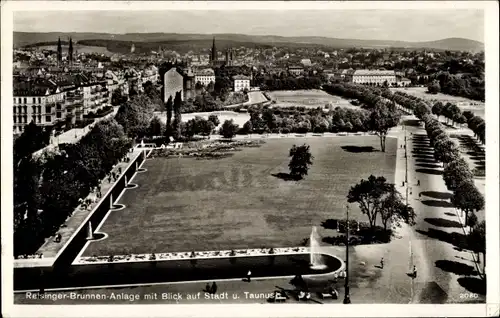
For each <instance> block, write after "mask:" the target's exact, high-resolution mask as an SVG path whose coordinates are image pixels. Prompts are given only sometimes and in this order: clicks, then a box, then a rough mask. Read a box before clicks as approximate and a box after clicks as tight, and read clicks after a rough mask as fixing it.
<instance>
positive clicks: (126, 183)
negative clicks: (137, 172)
mask: <svg viewBox="0 0 500 318" xmlns="http://www.w3.org/2000/svg"><path fill="white" fill-rule="evenodd" d="M124 178H125V186H127V185H128V182H127V176H124Z"/></svg>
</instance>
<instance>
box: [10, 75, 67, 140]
mask: <svg viewBox="0 0 500 318" xmlns="http://www.w3.org/2000/svg"><path fill="white" fill-rule="evenodd" d="M13 84H14V92H13V95H14V100H13V108H12V114H13V123H14V125H13V133H14V135H16V134H21V133H22V132H23V131H24V127H25V126H26V125H28V124H29V123H30V122H32V121H33V122H34V123H35V124H37V125H39V126H45V127H47V126H48V127H50V126H53V125H54V124H56V123H57V122H58V121H63V120H65V117H66V114H65V108H64V99H65V96H64V92H63V91H62V90H61V89H60V88H59V87H58V85H57V83H55V82H54V81H50V80H46V79H35V80H31V79H29V78H28V79H27V80H26V81H25V80H14V83H13Z"/></svg>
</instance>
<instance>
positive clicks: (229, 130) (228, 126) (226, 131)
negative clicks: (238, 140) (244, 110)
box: [220, 119, 238, 139]
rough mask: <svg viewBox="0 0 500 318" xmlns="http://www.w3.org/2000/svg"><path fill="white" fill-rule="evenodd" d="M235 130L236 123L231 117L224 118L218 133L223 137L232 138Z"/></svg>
mask: <svg viewBox="0 0 500 318" xmlns="http://www.w3.org/2000/svg"><path fill="white" fill-rule="evenodd" d="M237 130H238V125H236V124H235V123H234V121H233V120H232V119H231V120H226V121H225V122H224V123H223V124H222V127H221V128H220V134H221V135H222V136H223V137H224V138H229V139H232V138H233V137H234V135H236V131H237Z"/></svg>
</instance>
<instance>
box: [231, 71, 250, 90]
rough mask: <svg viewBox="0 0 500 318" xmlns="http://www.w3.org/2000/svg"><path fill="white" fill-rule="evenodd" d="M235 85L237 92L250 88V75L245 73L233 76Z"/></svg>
mask: <svg viewBox="0 0 500 318" xmlns="http://www.w3.org/2000/svg"><path fill="white" fill-rule="evenodd" d="M233 83H234V85H233V87H234V91H235V92H241V91H244V90H245V89H247V90H248V91H249V90H250V77H248V76H245V75H235V76H233Z"/></svg>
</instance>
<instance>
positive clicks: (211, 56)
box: [210, 37, 218, 63]
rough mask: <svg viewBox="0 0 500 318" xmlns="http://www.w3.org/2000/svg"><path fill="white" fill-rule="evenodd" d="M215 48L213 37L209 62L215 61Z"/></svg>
mask: <svg viewBox="0 0 500 318" xmlns="http://www.w3.org/2000/svg"><path fill="white" fill-rule="evenodd" d="M217 59H218V58H217V48H216V47H215V37H214V39H213V41H212V49H211V50H210V62H211V63H212V62H215V61H217Z"/></svg>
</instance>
